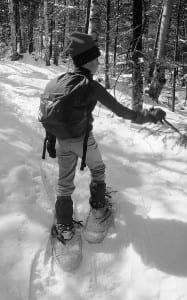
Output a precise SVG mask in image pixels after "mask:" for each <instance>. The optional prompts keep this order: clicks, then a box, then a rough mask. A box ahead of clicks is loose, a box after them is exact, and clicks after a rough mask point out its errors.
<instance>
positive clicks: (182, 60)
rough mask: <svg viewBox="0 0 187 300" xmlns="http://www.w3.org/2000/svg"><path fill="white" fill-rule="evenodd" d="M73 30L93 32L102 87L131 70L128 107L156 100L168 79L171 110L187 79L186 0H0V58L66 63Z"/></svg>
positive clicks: (136, 107)
mask: <svg viewBox="0 0 187 300" xmlns="http://www.w3.org/2000/svg"><path fill="white" fill-rule="evenodd" d="M74 31H80V32H85V33H89V34H91V35H92V36H94V39H95V40H96V41H97V43H98V44H99V47H100V48H101V50H102V59H101V61H102V68H101V69H102V73H103V74H104V79H103V80H104V85H105V87H106V88H111V82H110V78H112V77H114V78H116V80H118V79H119V77H120V76H121V75H122V74H127V73H128V74H131V75H132V78H131V81H132V107H133V109H135V110H139V109H142V105H143V94H145V93H146V94H147V95H148V96H149V97H150V99H151V100H152V101H153V103H158V98H159V95H160V94H161V91H162V89H163V87H164V86H165V84H166V82H167V83H170V85H171V95H170V99H169V100H168V101H169V102H170V103H169V105H170V107H171V109H172V111H174V110H175V90H176V85H180V86H182V87H185V85H186V72H187V3H186V1H185V0H177V1H174V0H117V1H114V0H105V1H104V0H101V1H97V0H74V1H72V0H32V1H29V0H1V1H0V37H1V42H0V59H1V60H3V59H6V58H8V59H11V60H12V61H15V60H18V59H21V58H23V55H24V53H29V54H30V55H31V56H32V57H33V59H34V60H36V61H37V60H38V59H43V60H44V61H45V63H46V66H49V65H51V64H55V65H59V64H61V63H67V62H69V57H68V51H67V49H68V43H69V38H68V36H69V34H71V33H72V32H74ZM114 87H115V86H114ZM186 97H187V96H186ZM186 101H187V99H185V105H186Z"/></svg>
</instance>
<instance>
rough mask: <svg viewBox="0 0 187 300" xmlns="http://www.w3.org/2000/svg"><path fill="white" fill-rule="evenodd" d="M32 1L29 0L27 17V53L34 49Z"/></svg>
mask: <svg viewBox="0 0 187 300" xmlns="http://www.w3.org/2000/svg"><path fill="white" fill-rule="evenodd" d="M34 9H35V7H34V3H33V2H29V18H28V38H29V53H30V54H31V53H32V52H33V51H34V41H33V25H34V24H33V20H34Z"/></svg>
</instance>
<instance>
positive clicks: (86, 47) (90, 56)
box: [68, 32, 100, 74]
mask: <svg viewBox="0 0 187 300" xmlns="http://www.w3.org/2000/svg"><path fill="white" fill-rule="evenodd" d="M70 39H71V42H70V45H69V48H68V50H69V53H70V56H71V57H72V60H73V62H74V65H75V66H76V67H84V68H86V69H88V70H90V72H91V73H92V74H95V72H96V71H97V68H98V65H99V62H98V57H99V56H100V51H99V48H98V46H97V44H96V42H95V41H94V40H93V38H92V36H91V35H89V34H85V33H81V32H74V33H72V34H71V35H70Z"/></svg>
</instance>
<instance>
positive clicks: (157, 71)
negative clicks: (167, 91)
mask: <svg viewBox="0 0 187 300" xmlns="http://www.w3.org/2000/svg"><path fill="white" fill-rule="evenodd" d="M173 3H174V0H164V4H163V5H164V6H163V13H162V18H161V24H160V33H159V38H158V51H157V56H156V63H155V68H154V72H153V78H152V80H151V84H150V86H149V88H148V89H147V90H146V93H147V94H148V95H149V96H150V97H151V98H152V99H153V100H154V101H156V102H158V98H159V96H160V94H161V91H162V89H163V87H164V84H165V82H166V80H165V66H164V65H165V62H164V60H165V54H166V44H167V36H168V30H169V24H170V17H171V12H172V6H173Z"/></svg>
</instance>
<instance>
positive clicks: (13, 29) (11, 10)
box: [8, 0, 17, 59]
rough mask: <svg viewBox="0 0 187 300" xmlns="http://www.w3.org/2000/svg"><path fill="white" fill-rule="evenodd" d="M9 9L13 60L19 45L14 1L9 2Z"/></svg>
mask: <svg viewBox="0 0 187 300" xmlns="http://www.w3.org/2000/svg"><path fill="white" fill-rule="evenodd" d="M8 7H9V17H10V29H11V50H12V55H11V56H12V59H14V57H15V56H16V54H17V44H16V24H15V16H14V1H13V0H9V1H8Z"/></svg>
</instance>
